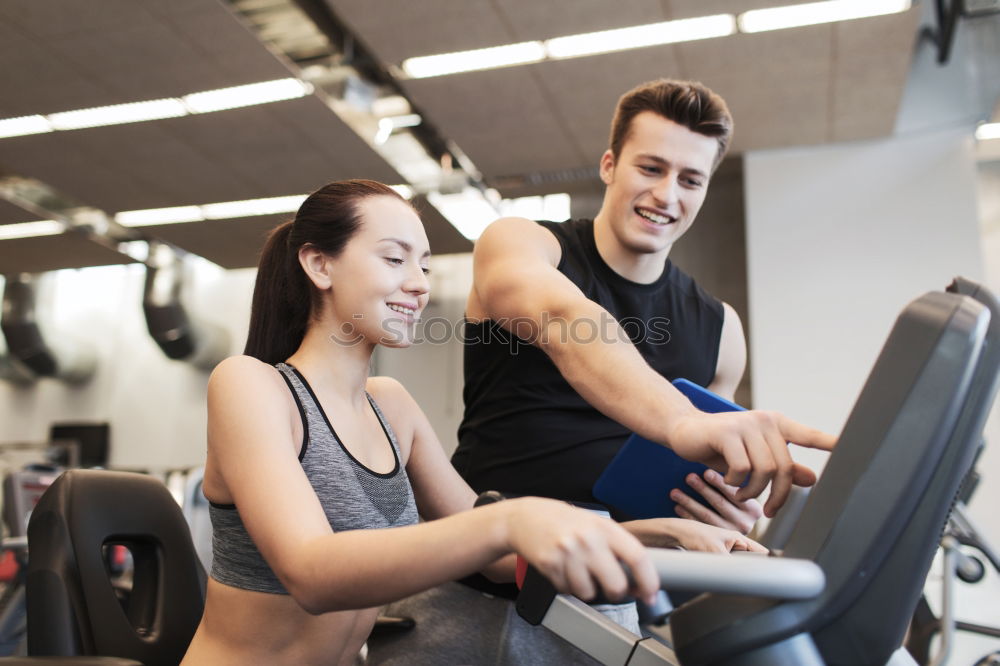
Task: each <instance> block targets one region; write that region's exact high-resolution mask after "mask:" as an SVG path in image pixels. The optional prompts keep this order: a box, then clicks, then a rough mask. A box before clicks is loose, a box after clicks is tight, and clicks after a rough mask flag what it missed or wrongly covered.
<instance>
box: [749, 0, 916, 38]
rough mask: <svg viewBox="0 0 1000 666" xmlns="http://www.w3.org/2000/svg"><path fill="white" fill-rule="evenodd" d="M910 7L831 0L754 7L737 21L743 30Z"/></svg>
mask: <svg viewBox="0 0 1000 666" xmlns="http://www.w3.org/2000/svg"><path fill="white" fill-rule="evenodd" d="M909 8H910V0H830V1H828V2H810V3H807V4H803V5H786V6H784V7H771V8H769V9H754V10H751V11H749V12H744V13H743V14H740V16H739V18H738V19H737V21H738V22H739V25H740V31H742V32H764V31H765V30H782V29H784V28H797V27H800V26H804V25H815V24H817V23H832V22H834V21H848V20H851V19H859V18H867V17H869V16H882V15H883V14H895V13H898V12H903V11H906V10H907V9H909Z"/></svg>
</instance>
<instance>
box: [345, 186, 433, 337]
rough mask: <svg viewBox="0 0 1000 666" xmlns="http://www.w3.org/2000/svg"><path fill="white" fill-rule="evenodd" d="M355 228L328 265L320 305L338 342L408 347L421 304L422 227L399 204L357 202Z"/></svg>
mask: <svg viewBox="0 0 1000 666" xmlns="http://www.w3.org/2000/svg"><path fill="white" fill-rule="evenodd" d="M359 211H360V213H361V225H360V227H359V229H358V231H357V232H356V233H355V234H354V236H353V237H352V238H351V240H350V241H348V243H347V246H346V247H345V248H344V251H343V252H342V253H341V254H340V255H339V256H337V257H336V258H335V259H333V260H331V261H330V264H329V270H330V277H331V282H330V284H331V288H330V290H329V292H328V297H327V302H326V304H325V305H326V306H327V309H328V311H329V313H330V314H331V315H332V316H333V318H334V322H333V324H334V331H333V333H332V334H331V338H332V339H333V340H334V341H335V342H338V343H341V344H361V343H364V342H367V343H371V344H382V345H386V346H389V347H408V346H409V345H410V344H412V342H413V338H414V327H415V324H416V322H417V321H418V320H419V318H420V313H421V311H422V310H423V309H424V307H425V306H426V305H427V299H428V290H429V288H430V285H429V283H428V279H427V274H428V272H429V269H428V263H429V261H430V247H429V244H428V242H427V235H426V234H425V233H424V225H423V223H422V222H421V221H420V218H419V217H418V216H417V214H416V212H415V211H414V210H413V208H412V207H410V205H409V204H407V203H406V202H404V201H401V200H400V199H397V198H395V197H390V196H375V197H368V198H365V199H362V200H361V202H360V204H359Z"/></svg>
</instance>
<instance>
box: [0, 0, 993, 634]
mask: <svg viewBox="0 0 1000 666" xmlns="http://www.w3.org/2000/svg"><path fill="white" fill-rule="evenodd" d="M794 4H801V3H799V2H796V1H795V0H700V1H695V0H627V1H625V2H621V3H608V2H601V1H599V0H547V1H545V2H537V1H535V0H461V1H460V0H421V1H420V2H407V1H406V0H382V1H376V2H372V1H370V0H369V1H365V0H171V2H167V3H163V2H153V1H152V0H98V1H85V0H7V1H5V2H3V3H0V63H3V65H2V67H0V91H2V92H0V274H2V275H3V276H4V277H3V278H2V279H0V282H2V284H3V286H4V294H5V302H4V312H3V317H4V322H3V323H4V332H5V334H6V336H4V337H0V377H2V378H3V379H2V380H0V450H2V451H4V452H6V453H5V456H6V457H10V458H11V460H12V461H13V460H15V459H18V458H17V456H16V455H14V452H16V451H21V450H22V449H24V448H25V447H28V448H29V449H30V448H31V447H32V446H35V445H40V444H43V443H45V442H46V441H47V440H48V439H49V437H50V428H51V426H52V424H57V423H64V424H65V423H107V424H109V426H110V430H109V432H110V441H109V444H110V448H109V456H110V457H109V464H110V465H111V466H113V467H121V468H129V469H142V470H149V471H151V472H153V473H158V474H163V473H166V472H167V471H169V470H174V469H183V468H188V467H193V466H198V465H201V464H203V462H204V453H205V387H206V383H207V379H208V374H209V369H210V366H211V363H212V361H214V360H217V359H219V358H222V357H224V356H226V355H229V354H235V353H239V352H240V351H241V350H242V347H243V342H244V340H245V335H246V324H247V320H248V315H249V303H250V295H251V289H252V284H253V279H254V273H255V271H254V268H253V266H254V264H255V262H256V255H257V252H258V251H259V249H260V247H261V245H262V242H263V238H264V235H265V233H266V231H267V230H268V229H270V228H271V227H273V226H274V225H275V224H277V223H278V222H280V221H282V220H283V219H286V218H287V217H289V216H290V215H291V212H290V211H294V209H295V208H296V207H297V202H298V201H300V200H301V196H302V195H304V194H305V193H307V192H309V191H311V190H313V189H315V188H316V187H318V186H320V185H322V184H323V183H325V182H328V181H330V180H335V179H340V178H351V177H365V178H374V179H378V180H381V181H384V182H387V183H391V184H394V185H399V186H400V187H401V191H404V192H406V193H407V194H409V195H412V197H413V201H414V202H415V204H416V205H417V206H418V208H419V209H420V210H421V212H422V213H423V216H424V219H425V223H426V226H427V231H428V236H429V238H430V241H431V247H432V249H433V250H434V252H435V257H434V259H433V260H432V269H433V274H432V301H431V305H430V307H429V309H428V311H427V313H426V314H425V321H429V320H434V321H436V322H437V323H436V324H435V328H431V329H427V330H426V331H425V333H426V336H425V337H426V338H427V341H426V342H424V343H423V344H421V346H420V351H419V352H411V353H408V354H405V355H399V354H398V353H394V352H391V351H390V352H385V353H380V354H379V355H378V357H377V359H376V368H375V371H376V372H377V373H381V374H391V375H393V376H396V377H397V378H399V379H400V380H402V381H403V382H404V383H405V384H406V385H407V387H408V388H409V390H410V391H411V392H412V393H413V394H414V395H415V396H416V397H417V399H418V401H420V403H421V404H422V406H423V407H424V409H425V410H426V411H427V413H428V415H429V416H430V417H431V421H432V422H433V423H434V425H435V426H436V429H437V432H438V434H439V436H440V437H441V439H442V441H443V442H444V443H445V445H446V446H448V447H449V448H452V447H454V444H455V429H456V426H457V424H458V421H459V418H460V414H461V389H462V374H461V372H462V370H461V345H460V342H459V341H458V339H457V336H456V335H455V334H456V332H457V331H456V328H455V327H456V324H457V323H458V322H459V320H460V318H461V316H462V310H463V307H464V300H465V297H466V294H467V293H468V288H469V284H470V279H471V274H470V273H471V256H470V254H469V252H470V250H471V248H472V239H473V238H474V237H475V236H476V235H477V233H478V231H480V230H481V228H482V225H483V224H485V223H486V222H488V221H489V220H490V219H492V218H495V217H497V216H498V215H499V214H501V213H510V212H514V213H516V214H524V215H543V216H549V215H551V216H556V215H563V216H565V215H572V216H585V215H592V214H593V213H594V212H596V210H597V208H598V207H599V205H600V197H601V192H602V187H601V183H600V182H599V180H598V179H597V170H596V166H597V162H598V159H599V157H600V155H601V153H602V152H603V150H604V148H605V147H606V141H607V129H608V128H607V123H608V120H609V118H610V116H611V112H612V110H613V108H614V103H615V101H616V100H617V98H618V96H619V95H620V94H621V93H623V92H624V91H625V90H627V89H628V88H630V87H632V86H633V85H634V84H636V83H639V82H641V81H644V80H648V79H652V78H658V77H661V76H667V77H673V78H690V79H697V80H700V81H702V82H704V83H706V84H707V85H709V86H710V87H712V88H713V89H715V90H716V91H717V92H719V93H720V94H722V96H723V97H724V98H725V99H726V100H727V101H728V103H729V104H730V107H731V109H732V111H733V114H734V116H735V119H736V132H735V141H734V145H733V148H732V151H731V153H730V156H729V157H728V158H727V160H726V161H725V162H724V163H723V165H722V166H721V168H720V170H719V172H718V173H717V175H716V176H715V178H714V180H713V182H712V186H711V189H710V193H709V196H708V199H707V203H706V205H705V207H704V209H703V212H702V213H701V215H700V216H699V218H698V220H697V223H696V224H695V226H694V228H693V230H692V231H691V232H690V233H689V234H688V235H687V237H686V238H684V240H683V241H682V242H681V243H679V244H678V246H677V248H675V250H674V251H673V253H672V255H671V256H672V258H673V259H674V260H675V261H676V262H678V263H679V264H680V265H681V266H682V267H683V268H684V269H685V270H687V271H688V272H690V273H692V274H693V275H695V276H696V277H697V278H698V279H699V280H700V281H701V282H702V283H703V284H704V285H705V286H706V287H707V288H708V289H709V290H710V291H712V292H713V293H715V294H717V295H718V296H720V297H721V298H723V299H724V300H726V301H728V302H729V303H731V304H732V305H733V306H734V307H735V308H736V309H737V311H738V312H739V313H740V314H741V316H742V318H743V321H744V324H745V326H746V329H747V334H748V340H749V349H750V368H749V372H748V373H747V377H746V379H745V381H744V383H743V385H742V386H741V388H740V391H739V394H738V396H737V397H738V399H739V401H740V402H742V403H743V404H745V405H748V406H753V407H756V408H765V409H778V410H781V411H783V412H786V413H788V414H789V415H791V416H793V417H795V418H797V419H799V420H801V421H804V422H807V423H809V424H811V425H815V426H817V427H820V428H824V429H827V430H830V431H834V432H835V431H838V430H839V428H840V426H841V425H842V424H843V420H844V418H845V417H846V415H847V413H848V412H849V410H850V407H851V405H852V404H853V401H854V399H855V398H856V397H857V393H858V391H859V389H860V386H861V383H862V381H863V379H864V377H865V376H866V374H867V372H868V370H869V368H870V364H871V363H872V361H873V360H874V358H875V356H876V355H877V353H878V349H879V346H880V345H881V343H882V340H883V339H884V337H885V335H886V333H887V331H888V330H889V328H890V326H891V323H892V318H893V317H894V316H895V313H897V312H898V311H899V309H900V308H901V307H902V305H903V304H904V303H905V302H906V301H908V300H909V299H911V298H912V297H913V296H914V295H916V294H918V293H920V292H921V291H922V290H931V289H939V288H941V287H943V286H944V285H945V284H947V283H948V282H949V281H950V279H951V278H952V277H953V276H955V275H959V274H961V275H965V276H968V277H970V278H973V279H976V280H980V281H982V282H984V283H985V284H987V285H989V286H990V287H991V288H992V289H994V290H1000V138H990V137H991V136H994V134H991V133H990V127H991V125H990V123H997V122H1000V109H998V107H997V99H998V95H1000V14H998V13H997V12H996V11H994V10H995V9H997V8H996V7H994V8H992V9H991V6H990V3H989V2H983V3H978V5H981V7H982V8H981V10H979V11H981V13H977V12H976V11H973V10H972V9H971V8H972V7H973V6H975V5H977V3H964V4H965V5H967V7H966V11H965V12H964V14H962V15H960V16H958V17H957V20H956V22H955V23H954V25H953V26H952V29H951V30H949V27H948V24H949V22H948V20H947V18H948V17H947V16H946V17H945V18H946V20H944V21H941V20H940V17H939V16H937V14H936V9H937V8H938V4H939V3H935V2H932V1H924V2H913V3H912V6H910V5H911V3H910V2H897V3H895V4H896V5H898V6H899V7H898V9H899V11H893V12H891V13H886V14H884V15H880V16H874V17H868V18H857V19H854V20H844V21H835V22H829V23H823V24H819V25H810V26H802V27H792V28H786V29H777V30H769V31H761V32H754V31H753V30H754V29H755V28H754V25H753V22H752V20H751V19H752V18H753V15H751V14H746V13H745V12H749V11H751V10H758V9H766V8H771V7H776V6H784V5H794ZM861 4H868V5H873V6H874V5H880V4H881V5H887V6H888V5H892V4H893V3H879V2H871V3H861ZM962 4H963V3H951V2H943V3H940V5H941V7H943V8H945V9H948V8H949V7H950V8H952V9H955V8H957V7H959V6H960V5H962ZM956 11H957V9H956ZM719 16H722V17H727V16H728V17H729V18H728V19H726V18H722V19H720V18H718V17H719ZM705 17H716V18H715V19H713V20H714V23H713V22H712V21H708V20H707V19H706V18H705ZM733 17H738V18H739V19H740V20H739V21H734V20H733ZM686 19H698V21H693V22H690V23H686V24H680V27H677V31H678V34H681V33H683V34H685V35H686V37H684V38H683V39H686V40H688V41H683V40H682V39H679V38H678V39H676V40H675V41H674V42H673V43H662V44H653V45H650V46H645V47H642V48H624V47H617V50H614V51H612V52H604V53H596V54H587V53H585V52H584V53H583V54H581V55H577V56H575V57H565V56H564V55H562V54H563V53H564V51H559V47H560V46H562V47H563V48H566V43H565V42H564V43H563V44H560V43H559V41H558V40H556V39H555V38H560V37H566V36H572V35H585V34H587V33H592V32H594V31H605V30H615V29H619V28H626V27H632V26H641V25H646V24H654V23H660V22H665V21H678V20H686ZM699 21H700V22H699ZM713 26H714V27H713ZM719 26H721V27H719ZM703 28H704V29H705V30H707V32H705V33H704V34H703V37H704V38H702V39H697V40H690V36H691V35H693V34H694V33H695V31H697V30H702V29H703ZM713 29H714V30H715V31H716V32H714V33H713V32H712V30H713ZM667 32H669V31H667ZM630 34H631V36H628V37H626V43H627V44H629V45H631V46H634V45H635V44H636V43H638V42H639V41H640V38H639V37H636V34H635V33H630ZM710 35H716V36H710ZM614 37H615V34H614V33H611V34H605V35H602V36H600V37H599V38H598V42H599V43H602V44H604V45H605V47H606V45H607V44H608V43H610V42H609V40H611V39H613V38H614ZM593 42H594V40H590V41H589V42H588V41H587V40H586V39H580V40H577V41H576V42H573V43H572V44H571V45H570V46H571V47H572V46H573V45H576V46H579V47H580V50H581V51H585V50H586V48H588V47H587V44H592V43H593ZM581 44H582V46H580V45H581ZM504 45H521V46H520V47H518V48H519V49H520V50H517V49H513V50H510V53H512V54H513V55H512V56H511V57H512V58H513V59H514V60H518V59H519V60H520V61H519V62H518V63H516V64H509V65H507V66H502V67H500V66H495V65H488V66H486V67H485V68H483V69H474V70H471V71H459V72H452V73H448V72H443V73H442V72H429V70H427V69H425V68H426V67H428V66H432V65H440V64H442V61H443V62H444V66H445V67H447V65H448V61H447V59H438V60H437V61H427V60H425V61H421V60H411V59H414V58H419V57H422V56H431V55H440V54H448V53H455V52H466V51H474V50H477V49H484V48H487V47H498V46H504ZM525 45H526V46H525ZM479 55H481V54H478V53H474V54H468V53H465V54H464V55H461V56H460V57H459V58H458V60H459V62H461V63H463V65H462V66H466V67H468V66H470V65H473V64H475V63H479V62H480V61H479V59H478V58H479ZM267 81H276V82H278V83H275V84H274V85H273V86H271V87H270V88H268V87H267V86H256V87H253V88H238V89H235V90H230V91H228V92H227V93H225V94H223V95H222V96H221V98H222V99H223V100H224V101H222V102H219V101H218V99H219V96H214V97H213V96H212V95H210V94H205V95H198V94H197V93H208V92H209V91H215V90H220V89H228V88H232V87H235V86H247V85H249V84H258V83H262V82H267ZM265 89H266V90H265ZM252 93H261V94H263V95H265V97H263V98H258V99H256V100H254V99H251V98H250V97H249V96H248V97H245V98H244V97H243V96H244V95H250V94H252ZM266 95H270V97H266ZM234 99H240V100H243V101H240V102H239V103H240V104H241V106H238V107H236V108H228V107H230V106H232V103H233V102H232V100H234ZM267 100H274V101H267ZM153 101H158V102H157V103H153ZM136 102H148V104H146V105H141V108H137V107H128V108H122V107H116V109H114V110H112V111H107V110H105V111H104V112H103V117H104V118H105V119H106V118H107V117H108V114H109V113H124V112H126V111H136V110H138V111H139V112H144V113H146V119H140V120H124V116H122V118H120V119H119V121H118V122H117V124H110V125H107V124H100V123H102V122H106V120H104V121H102V120H98V121H94V120H91V119H90V116H88V115H87V114H82V113H77V114H71V113H65V112H71V111H78V110H85V109H92V108H94V107H106V106H109V105H124V104H132V103H136ZM98 116H101V114H98ZM95 123H97V124H96V126H95ZM992 127H993V128H994V130H993V131H994V133H995V136H996V137H1000V130H997V129H996V128H998V127H1000V125H992ZM565 195H568V197H567V196H565ZM567 199H568V200H567ZM254 200H263V201H254ZM247 201H250V203H248V204H247V203H244V202H247ZM536 210H537V211H540V212H534V211H536ZM25 223H34V224H33V225H26V224H25ZM144 297H145V301H146V304H147V306H151V307H152V309H153V310H155V308H156V307H167V309H166V310H165V312H167V313H168V314H166V315H163V317H165V319H164V318H161V319H156V316H155V313H154V314H152V315H148V316H147V314H144V308H143V304H144ZM164 304H166V306H164ZM170 308H173V309H170ZM147 310H149V308H147ZM169 313H173V316H178V317H180V319H170V316H171V315H170V314H169ZM157 322H159V323H158V324H157ZM164 322H166V323H164ZM171 322H172V323H171ZM178 322H180V323H178ZM19 325H22V326H27V329H23V328H22V329H19V330H21V331H22V332H23V330H29V331H32V330H36V331H37V332H38V334H39V335H40V336H41V339H42V341H43V342H44V344H45V345H47V348H48V349H49V351H50V353H51V358H52V359H54V360H55V361H57V363H55V365H54V366H52V367H49V368H48V369H46V368H43V367H42V366H40V365H36V366H35V367H34V369H31V367H30V366H29V367H28V368H26V367H25V364H24V363H23V358H20V351H19V349H17V348H16V347H17V344H21V343H17V344H15V342H13V340H15V339H20V338H17V337H16V335H17V334H12V333H9V332H8V331H9V330H14V329H15V328H16V327H17V326H19ZM157 325H159V326H160V327H161V329H162V330H160V331H159V335H160V337H159V340H157V339H154V336H155V335H157V333H156V332H155V331H153V329H155V328H156V326H157ZM32 326H35V328H34V329H33V328H32ZM171 326H173V328H171ZM171 330H174V331H177V330H180V331H182V332H184V334H185V335H186V336H187V338H185V339H186V340H187V341H188V342H189V343H190V346H189V348H182V349H181V350H180V351H178V347H177V346H176V345H174V346H173V347H172V346H171V344H173V343H176V342H177V340H176V339H175V338H176V335H175V336H174V338H171V337H170V331H171ZM164 336H165V337H164ZM182 342H183V341H182ZM182 347H183V345H182ZM171 350H172V351H171ZM168 351H170V353H172V354H174V355H175V356H180V357H181V358H180V359H179V360H175V359H171V358H169V357H168ZM987 436H988V438H989V439H990V440H992V442H991V443H992V446H990V447H987V449H986V452H985V454H984V458H983V459H982V460H981V461H980V463H979V469H980V471H981V473H982V482H981V483H980V486H979V490H978V491H977V494H976V496H975V498H974V499H973V502H972V504H971V514H972V516H973V518H976V519H978V522H979V523H980V525H981V526H982V527H983V528H984V530H985V531H986V532H987V535H988V536H989V537H990V538H991V539H992V540H993V542H994V543H997V542H1000V521H997V520H996V517H995V512H994V509H993V507H995V506H997V505H998V504H1000V446H998V445H997V440H1000V419H998V418H997V417H996V415H994V418H993V419H992V420H991V422H990V425H989V426H988V428H987ZM801 455H802V457H803V459H806V460H808V461H809V462H811V463H813V464H815V465H817V466H820V465H822V456H820V455H812V456H810V455H809V452H801ZM22 457H23V456H22ZM18 460H19V459H18ZM8 464H15V463H13V462H10V463H8ZM989 582H990V584H992V585H993V588H992V589H993V590H995V586H996V584H997V581H996V580H992V581H989ZM975 587H976V588H984V587H986V586H982V585H980V586H975ZM983 592H986V590H983ZM966 593H967V594H975V593H977V592H976V590H971V591H967V592H966ZM976 603H978V602H976V601H975V600H972V601H970V602H969V604H970V605H969V606H968V607H977V606H976V605H975V604H976ZM962 608H963V605H962V601H961V600H960V602H959V609H960V610H959V613H960V615H961V613H962ZM977 608H980V609H990V608H991V609H992V613H993V620H994V621H995V620H997V613H996V606H995V603H994V604H992V605H989V604H983V605H980V606H978V607H977ZM977 612H978V611H977ZM982 612H988V611H986V610H983V611H982ZM981 619H983V620H985V619H987V618H981ZM973 652H975V653H977V654H982V653H983V652H985V648H984V649H979V648H976V649H974V650H973Z"/></svg>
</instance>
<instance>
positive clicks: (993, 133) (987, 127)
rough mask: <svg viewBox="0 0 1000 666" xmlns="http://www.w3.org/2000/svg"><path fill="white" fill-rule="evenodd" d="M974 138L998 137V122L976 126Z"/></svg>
mask: <svg viewBox="0 0 1000 666" xmlns="http://www.w3.org/2000/svg"><path fill="white" fill-rule="evenodd" d="M976 138H977V139H979V140H980V141H987V140H989V139H1000V123H985V124H983V125H980V126H979V127H977V128H976Z"/></svg>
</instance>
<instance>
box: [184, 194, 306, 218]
mask: <svg viewBox="0 0 1000 666" xmlns="http://www.w3.org/2000/svg"><path fill="white" fill-rule="evenodd" d="M306 196H307V195H305V194H297V195H293V196H287V197H270V198H268V199H248V200H246V201H225V202H222V203H213V204H205V205H204V206H202V207H201V212H202V215H204V216H205V219H206V220H224V219H228V218H233V217H251V216H254V215H272V214H275V213H294V212H295V211H297V210H298V209H299V206H301V205H302V202H303V201H305V200H306Z"/></svg>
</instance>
